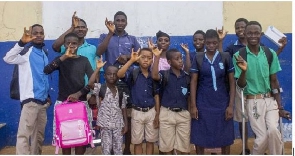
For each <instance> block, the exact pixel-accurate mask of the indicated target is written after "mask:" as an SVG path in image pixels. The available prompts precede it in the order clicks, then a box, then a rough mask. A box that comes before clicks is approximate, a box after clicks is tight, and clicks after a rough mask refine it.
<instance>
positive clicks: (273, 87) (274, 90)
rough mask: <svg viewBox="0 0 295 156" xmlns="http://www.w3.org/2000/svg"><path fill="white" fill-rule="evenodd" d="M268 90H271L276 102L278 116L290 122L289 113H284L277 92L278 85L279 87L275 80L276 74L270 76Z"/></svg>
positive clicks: (278, 92)
mask: <svg viewBox="0 0 295 156" xmlns="http://www.w3.org/2000/svg"><path fill="white" fill-rule="evenodd" d="M270 88H271V90H272V95H273V96H274V99H275V100H276V101H277V104H278V109H279V115H280V116H281V117H284V118H286V119H289V120H291V116H290V112H288V111H285V110H284V107H283V106H282V101H281V93H280V91H279V90H280V85H279V81H278V79H277V74H272V75H270Z"/></svg>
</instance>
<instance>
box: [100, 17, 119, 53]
mask: <svg viewBox="0 0 295 156" xmlns="http://www.w3.org/2000/svg"><path fill="white" fill-rule="evenodd" d="M105 26H106V27H107V28H108V30H109V33H108V35H107V36H106V37H105V39H104V40H103V41H102V43H100V44H99V45H98V46H97V49H96V55H98V56H100V55H102V54H103V53H104V52H105V51H106V49H107V48H108V45H109V42H110V39H111V38H112V36H113V34H114V33H115V25H114V23H113V22H112V21H109V20H108V19H107V18H106V19H105Z"/></svg>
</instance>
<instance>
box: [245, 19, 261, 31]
mask: <svg viewBox="0 0 295 156" xmlns="http://www.w3.org/2000/svg"><path fill="white" fill-rule="evenodd" d="M249 25H258V26H259V27H260V29H261V31H262V27H261V24H260V23H259V22H257V21H250V22H248V23H247V25H246V27H245V29H247V27H248V26H249Z"/></svg>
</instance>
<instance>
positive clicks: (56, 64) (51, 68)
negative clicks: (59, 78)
mask: <svg viewBox="0 0 295 156" xmlns="http://www.w3.org/2000/svg"><path fill="white" fill-rule="evenodd" d="M61 62H62V61H61V59H60V56H58V57H56V58H55V59H54V60H53V61H52V62H51V63H50V64H48V65H46V66H45V67H44V70H43V72H44V73H45V74H46V75H48V74H51V73H52V72H53V71H55V70H56V69H58V67H59V65H60V63H61Z"/></svg>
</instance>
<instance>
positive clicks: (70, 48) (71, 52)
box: [65, 43, 77, 58]
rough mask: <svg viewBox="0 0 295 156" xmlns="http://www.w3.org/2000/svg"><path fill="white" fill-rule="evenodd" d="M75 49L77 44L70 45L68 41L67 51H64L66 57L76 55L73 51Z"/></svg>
mask: <svg viewBox="0 0 295 156" xmlns="http://www.w3.org/2000/svg"><path fill="white" fill-rule="evenodd" d="M76 49H77V46H74V45H72V43H70V44H69V46H68V48H67V51H66V53H65V55H66V56H67V58H69V57H75V56H77V54H76V52H75V50H76Z"/></svg>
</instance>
